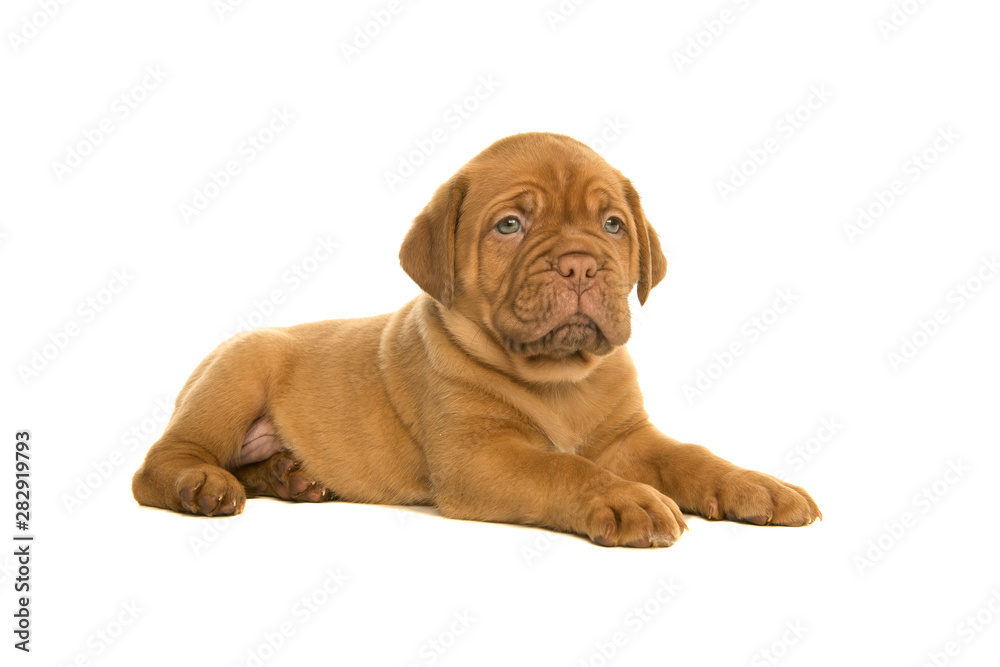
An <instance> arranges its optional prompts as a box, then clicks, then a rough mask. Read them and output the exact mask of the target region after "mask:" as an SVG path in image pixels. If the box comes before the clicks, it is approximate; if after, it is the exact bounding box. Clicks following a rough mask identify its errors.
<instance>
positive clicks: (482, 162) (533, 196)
mask: <svg viewBox="0 0 1000 667" xmlns="http://www.w3.org/2000/svg"><path fill="white" fill-rule="evenodd" d="M504 148H506V149H504ZM466 170H467V173H466V176H467V178H468V192H467V198H466V202H465V204H466V205H465V206H464V207H463V208H464V209H465V210H466V212H469V213H473V214H475V215H485V216H487V217H488V216H489V215H490V214H491V213H493V212H495V211H494V209H497V208H501V209H502V208H503V207H504V206H509V207H516V208H519V209H522V210H526V211H528V212H530V213H534V214H539V213H544V214H545V215H550V214H551V215H556V216H561V217H574V216H577V215H583V214H596V213H600V212H603V211H607V210H609V209H612V208H623V207H624V206H625V194H624V191H623V187H622V176H621V174H620V173H619V172H618V171H617V170H615V169H614V168H612V167H611V166H610V165H609V164H608V163H607V162H605V161H604V159H603V158H601V157H600V156H599V155H598V154H597V153H595V152H594V151H592V150H591V149H590V148H588V147H586V146H583V145H582V144H581V145H579V146H576V145H573V144H570V143H562V142H556V141H545V142H538V143H536V145H521V146H514V147H501V149H500V150H497V149H496V147H495V146H492V147H490V149H487V150H486V151H484V152H483V153H480V154H479V155H478V156H476V158H474V159H473V160H472V161H471V162H469V164H468V165H466Z"/></svg>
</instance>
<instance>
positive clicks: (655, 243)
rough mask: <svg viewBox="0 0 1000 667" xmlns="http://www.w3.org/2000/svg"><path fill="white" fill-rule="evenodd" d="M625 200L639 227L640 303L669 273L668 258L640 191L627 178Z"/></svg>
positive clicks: (637, 231) (644, 301)
mask: <svg viewBox="0 0 1000 667" xmlns="http://www.w3.org/2000/svg"><path fill="white" fill-rule="evenodd" d="M623 185H624V187H625V201H626V202H627V203H628V206H629V208H630V209H632V217H633V218H634V219H635V225H636V227H637V229H636V233H637V234H638V236H639V288H638V297H639V305H642V304H644V303H646V298H647V297H648V296H649V290H651V289H653V288H654V287H656V285H657V283H659V282H660V281H661V280H663V276H665V275H667V258H666V257H665V256H664V255H663V249H662V248H661V247H660V237H659V236H658V235H657V234H656V230H655V229H653V226H652V225H651V224H649V220H647V219H646V214H645V213H644V212H643V210H642V204H640V203H639V193H638V192H636V190H635V187H634V186H633V185H632V182H631V181H629V180H628V179H627V178H626V179H625V182H624V184H623Z"/></svg>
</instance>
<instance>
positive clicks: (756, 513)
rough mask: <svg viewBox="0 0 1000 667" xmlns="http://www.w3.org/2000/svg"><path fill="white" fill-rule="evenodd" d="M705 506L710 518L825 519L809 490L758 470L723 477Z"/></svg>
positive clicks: (791, 522) (799, 522)
mask: <svg viewBox="0 0 1000 667" xmlns="http://www.w3.org/2000/svg"><path fill="white" fill-rule="evenodd" d="M704 505H705V506H704V516H705V517H706V518H709V519H727V520H729V521H745V522H747V523H752V524H755V525H758V526H764V525H774V526H806V525H808V524H810V523H812V522H813V521H815V520H816V519H822V518H823V513H822V512H820V511H819V506H817V505H816V501H815V500H813V499H812V496H810V495H809V493H808V492H807V491H806V490H805V489H803V488H802V487H800V486H795V485H794V484H789V483H787V482H783V481H781V480H780V479H778V478H777V477H772V476H771V475H767V474H765V473H762V472H757V471H755V470H744V469H738V470H733V471H732V472H728V473H725V474H723V475H722V476H720V477H719V479H718V480H717V482H716V484H715V493H714V494H712V495H711V496H709V497H708V498H706V499H705V503H704Z"/></svg>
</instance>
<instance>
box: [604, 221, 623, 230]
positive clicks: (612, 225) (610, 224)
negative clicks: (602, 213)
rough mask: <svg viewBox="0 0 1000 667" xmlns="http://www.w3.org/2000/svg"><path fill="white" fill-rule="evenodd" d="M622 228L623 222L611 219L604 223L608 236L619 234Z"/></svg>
mask: <svg viewBox="0 0 1000 667" xmlns="http://www.w3.org/2000/svg"><path fill="white" fill-rule="evenodd" d="M621 228H622V221H621V220H619V219H618V218H615V217H611V218H608V219H607V220H605V221H604V231H606V232H607V233H608V234H617V233H618V232H619V231H620V230H621Z"/></svg>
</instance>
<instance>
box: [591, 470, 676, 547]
mask: <svg viewBox="0 0 1000 667" xmlns="http://www.w3.org/2000/svg"><path fill="white" fill-rule="evenodd" d="M686 529H687V524H686V523H684V517H683V516H682V515H681V510H680V508H679V507H677V503H675V502H674V501H673V500H671V499H670V498H668V497H667V496H665V495H663V494H662V493H660V492H659V491H657V490H656V489H654V488H653V487H651V486H647V485H646V484H640V483H638V482H620V483H617V484H613V485H610V486H609V487H608V488H606V489H604V490H603V491H602V492H600V493H597V494H595V495H594V496H593V497H591V498H590V499H589V500H588V501H587V502H586V503H585V504H584V514H583V525H582V526H580V530H579V532H581V533H584V534H585V535H587V536H588V537H590V539H591V540H593V541H594V542H596V543H597V544H600V545H601V546H606V547H611V546H628V547H669V546H671V545H673V544H674V542H676V541H677V540H678V539H679V538H680V536H681V533H683V532H684V531H685V530H686Z"/></svg>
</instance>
